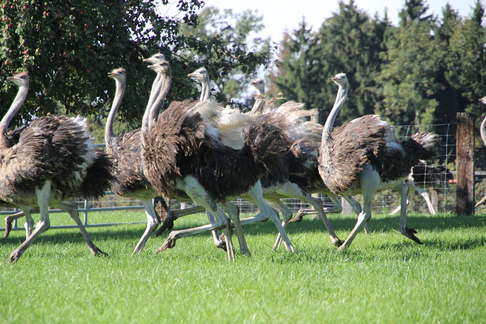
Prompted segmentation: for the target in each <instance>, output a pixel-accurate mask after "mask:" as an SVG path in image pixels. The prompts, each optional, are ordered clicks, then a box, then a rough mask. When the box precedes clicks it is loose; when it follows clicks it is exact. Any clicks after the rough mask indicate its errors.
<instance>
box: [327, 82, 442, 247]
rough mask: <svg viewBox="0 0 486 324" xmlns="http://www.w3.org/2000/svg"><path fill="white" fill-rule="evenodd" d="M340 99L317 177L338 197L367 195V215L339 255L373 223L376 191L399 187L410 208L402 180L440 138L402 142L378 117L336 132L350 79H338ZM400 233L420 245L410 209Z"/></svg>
mask: <svg viewBox="0 0 486 324" xmlns="http://www.w3.org/2000/svg"><path fill="white" fill-rule="evenodd" d="M333 81H334V82H335V83H336V84H337V85H338V86H339V90H338V94H337V96H336V100H335V103H334V106H333V109H332V110H331V113H330V114H329V116H328V118H327V120H326V123H325V125H324V128H323V131H322V140H321V146H320V149H319V174H320V175H321V178H322V180H323V181H324V182H325V184H326V185H327V186H328V187H329V189H330V190H331V191H332V192H333V193H335V194H340V195H355V194H362V195H363V211H362V212H361V213H360V214H359V216H358V221H357V223H356V225H355V227H354V228H353V230H352V231H351V233H350V235H349V236H348V238H347V239H346V241H345V242H344V243H343V244H342V245H341V247H340V248H339V249H340V250H342V249H344V248H347V247H349V246H350V245H351V243H352V241H353V240H354V238H355V237H356V234H357V233H358V232H359V231H360V230H361V229H362V228H363V226H364V225H365V223H366V222H367V221H368V220H369V219H370V218H371V200H372V198H373V196H374V194H375V193H376V192H377V191H381V190H386V189H391V188H396V189H397V190H398V191H399V192H400V196H401V205H402V206H406V196H407V193H408V186H407V185H406V184H404V181H405V180H406V179H407V177H408V176H409V174H410V170H411V168H412V166H414V165H416V164H417V163H418V162H419V161H420V160H427V159H430V158H432V157H434V155H435V154H436V153H437V150H438V147H439V144H440V142H439V141H440V140H439V137H438V135H437V134H433V133H427V132H422V133H419V134H415V135H414V136H412V138H410V139H408V140H405V141H401V142H398V141H397V140H396V138H395V134H394V130H393V128H392V127H391V126H390V125H389V124H388V123H386V122H385V121H383V120H381V119H380V117H379V116H377V115H367V116H363V117H360V118H357V119H354V120H352V121H350V122H348V123H346V124H344V125H342V126H340V127H339V128H338V129H336V130H335V131H334V132H333V133H332V136H331V130H332V126H333V124H334V121H335V119H336V116H337V114H338V112H339V110H340V109H341V107H342V105H343V103H344V101H345V99H346V95H347V78H346V75H345V74H344V73H341V74H337V75H336V76H335V77H334V78H333ZM400 233H402V234H403V235H405V236H406V237H408V238H410V239H412V240H414V241H415V242H417V243H419V244H421V243H422V242H421V241H420V240H419V239H418V238H417V237H416V236H415V233H416V231H415V230H414V229H411V228H408V227H407V226H406V208H404V207H402V210H401V214H400Z"/></svg>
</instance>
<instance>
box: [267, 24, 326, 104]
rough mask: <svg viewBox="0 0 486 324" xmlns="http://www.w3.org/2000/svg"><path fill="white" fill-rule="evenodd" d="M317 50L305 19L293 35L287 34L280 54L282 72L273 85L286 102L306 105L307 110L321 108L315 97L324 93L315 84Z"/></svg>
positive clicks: (274, 74) (279, 61) (316, 76)
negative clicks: (314, 51) (313, 52)
mask: <svg viewBox="0 0 486 324" xmlns="http://www.w3.org/2000/svg"><path fill="white" fill-rule="evenodd" d="M315 46H316V37H315V34H313V33H312V30H311V28H308V25H307V23H306V22H305V19H303V20H302V22H301V23H300V24H299V28H298V29H296V30H294V31H293V33H292V34H289V33H285V34H284V38H283V41H282V44H281V49H280V52H279V53H278V61H277V67H278V72H277V73H273V74H272V80H273V82H274V83H275V84H276V86H277V87H278V90H279V91H280V92H282V93H283V95H284V97H285V99H286V100H294V101H298V102H303V103H305V104H306V107H307V108H313V107H316V106H317V104H318V102H317V101H315V97H316V92H318V91H320V87H319V84H317V83H316V82H315V80H316V78H318V75H316V73H317V74H318V73H319V70H320V64H319V61H314V58H313V57H312V50H313V49H314V47H315Z"/></svg>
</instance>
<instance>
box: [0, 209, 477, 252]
mask: <svg viewBox="0 0 486 324" xmlns="http://www.w3.org/2000/svg"><path fill="white" fill-rule="evenodd" d="M329 219H330V222H331V224H332V226H333V227H334V229H335V230H339V231H345V232H347V233H348V232H349V231H351V229H352V228H353V227H354V225H355V223H356V218H354V217H353V216H350V215H345V216H343V217H340V218H337V217H333V216H331V217H329ZM399 221H400V218H399V216H390V215H385V216H378V217H375V218H371V220H370V221H369V222H368V227H369V229H370V231H371V233H373V232H374V231H377V232H385V233H386V232H396V231H398V225H399ZM183 225H184V227H183V228H190V227H194V226H198V225H200V224H196V223H194V224H192V223H188V222H185V223H184V224H183ZM408 226H409V227H412V228H415V229H417V230H419V231H431V232H442V231H445V230H450V229H454V228H481V227H486V216H483V215H481V216H451V215H438V216H423V215H410V216H409V217H408ZM181 228H182V227H181V226H180V225H179V224H177V222H176V225H175V227H174V229H181ZM243 229H244V232H245V235H249V236H251V235H265V234H269V235H277V233H278V231H277V228H276V227H275V224H274V223H273V222H272V221H267V222H265V223H253V224H249V225H245V226H244V228H243ZM144 230H145V226H144V225H138V226H137V227H135V226H134V225H123V226H112V227H109V228H108V227H98V228H93V227H88V228H87V231H88V233H89V235H90V237H91V238H92V240H93V242H94V243H95V244H98V243H97V242H103V241H105V240H120V241H127V240H128V241H133V244H134V246H135V244H136V243H137V242H138V240H139V239H140V237H141V236H142V234H143V232H144ZM286 231H287V233H288V234H289V235H292V234H293V233H302V232H306V233H317V232H320V233H324V232H326V228H325V226H324V224H323V222H322V221H321V220H320V219H317V218H310V217H308V218H306V219H304V220H303V221H302V222H300V223H292V224H289V225H288V226H287V229H286ZM16 232H17V233H22V234H21V235H15V236H14V235H11V236H9V237H8V238H7V239H5V240H3V239H0V241H3V242H2V243H0V245H11V246H13V247H16V246H18V245H20V244H21V243H22V242H23V241H24V240H25V236H24V232H23V231H16ZM168 233H169V232H168V231H166V232H164V233H163V234H162V235H161V236H159V237H156V236H155V234H153V235H152V236H151V237H150V239H149V240H150V241H155V242H158V243H161V244H162V243H163V242H164V241H165V239H166V238H167V236H168ZM196 235H197V236H200V235H203V236H208V235H210V233H200V234H196ZM326 238H327V235H326ZM36 241H37V242H41V241H42V242H43V244H58V243H80V242H81V243H84V238H83V236H82V235H81V233H80V232H79V231H78V230H77V229H69V232H68V231H66V230H61V229H52V230H49V231H47V232H45V233H43V234H42V235H41V236H40V237H39V238H38V239H37V240H36ZM158 243H157V244H158ZM424 243H426V244H427V245H432V246H437V247H440V248H451V249H460V248H474V247H478V246H484V239H477V240H467V239H465V240H464V241H461V242H452V243H451V242H448V243H447V244H448V245H449V247H447V246H445V247H444V244H443V243H444V242H442V241H439V240H438V241H430V242H427V241H425V242H424ZM100 244H101V243H100ZM406 244H410V245H411V246H413V245H416V243H414V242H412V241H410V242H408V241H407V243H406ZM392 245H393V244H392ZM386 246H388V247H390V245H388V244H386ZM386 246H384V247H386ZM396 246H401V247H403V242H401V243H396Z"/></svg>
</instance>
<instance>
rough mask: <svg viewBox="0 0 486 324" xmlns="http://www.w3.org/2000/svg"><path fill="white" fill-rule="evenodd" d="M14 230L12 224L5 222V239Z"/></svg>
mask: <svg viewBox="0 0 486 324" xmlns="http://www.w3.org/2000/svg"><path fill="white" fill-rule="evenodd" d="M11 230H12V222H8V221H5V233H4V234H3V239H6V238H7V237H8V235H9V234H10V231H11Z"/></svg>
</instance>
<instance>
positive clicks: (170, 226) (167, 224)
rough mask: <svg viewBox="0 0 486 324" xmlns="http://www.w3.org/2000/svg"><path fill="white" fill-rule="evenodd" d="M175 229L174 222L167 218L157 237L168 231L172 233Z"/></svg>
mask: <svg viewBox="0 0 486 324" xmlns="http://www.w3.org/2000/svg"><path fill="white" fill-rule="evenodd" d="M173 228H174V221H173V220H172V219H169V218H168V217H167V218H165V220H164V222H163V223H162V226H160V228H159V230H158V231H157V234H156V235H155V236H156V237H158V236H159V235H160V234H162V233H164V232H165V230H166V229H167V230H169V231H171V230H172V229H173Z"/></svg>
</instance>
